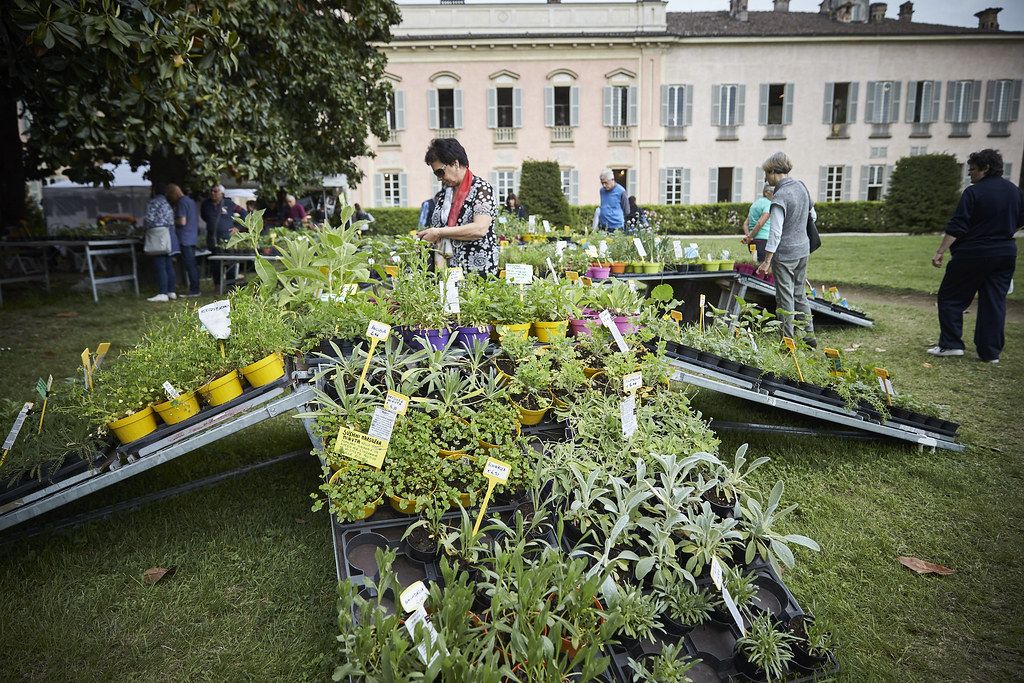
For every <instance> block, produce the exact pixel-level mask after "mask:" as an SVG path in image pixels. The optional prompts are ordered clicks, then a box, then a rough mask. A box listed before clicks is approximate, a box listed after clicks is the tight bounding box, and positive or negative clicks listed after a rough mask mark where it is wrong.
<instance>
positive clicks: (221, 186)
mask: <svg viewBox="0 0 1024 683" xmlns="http://www.w3.org/2000/svg"><path fill="white" fill-rule="evenodd" d="M210 190H217V191H218V192H220V193H221V194H224V186H223V185H221V184H220V183H217V184H216V185H214V186H213V187H211V188H210Z"/></svg>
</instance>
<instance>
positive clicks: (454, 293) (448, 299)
mask: <svg viewBox="0 0 1024 683" xmlns="http://www.w3.org/2000/svg"><path fill="white" fill-rule="evenodd" d="M457 272H458V276H457V275H456V272H455V271H453V272H451V273H449V275H448V279H447V280H445V281H444V282H443V283H441V287H442V290H443V299H444V312H445V313H455V314H458V313H461V312H462V307H461V306H460V305H459V280H460V279H461V278H460V277H459V276H461V275H462V269H461V268H459V269H458V271H457Z"/></svg>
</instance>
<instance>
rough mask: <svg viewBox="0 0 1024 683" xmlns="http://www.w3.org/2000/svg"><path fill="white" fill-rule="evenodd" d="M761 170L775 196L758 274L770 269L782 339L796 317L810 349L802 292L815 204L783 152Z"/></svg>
mask: <svg viewBox="0 0 1024 683" xmlns="http://www.w3.org/2000/svg"><path fill="white" fill-rule="evenodd" d="M761 168H762V169H763V170H764V177H765V180H767V181H768V183H769V184H770V185H773V186H774V187H775V194H774V196H773V197H772V201H771V209H770V214H771V216H770V219H771V222H772V224H771V228H770V230H769V232H768V242H767V243H766V244H765V247H764V260H763V261H761V265H759V266H758V267H757V272H758V273H760V274H761V275H764V274H765V273H767V272H768V271H769V270H771V271H772V275H774V276H775V306H776V312H777V314H778V316H779V320H780V321H781V322H782V336H783V337H790V338H792V337H793V333H794V314H795V319H796V320H797V321H798V322H799V325H800V328H801V333H802V334H803V336H804V342H806V343H807V345H808V346H810V347H811V348H817V346H818V342H817V341H816V340H815V338H814V321H813V320H812V319H811V307H810V305H809V304H808V303H807V291H806V290H805V289H804V281H805V280H806V279H807V261H808V259H809V258H810V256H811V241H810V240H809V239H808V237H807V217H808V215H810V216H813V217H815V218H817V214H816V213H815V211H814V203H813V202H812V201H811V195H810V193H809V192H808V191H807V186H806V185H804V184H803V183H802V182H800V181H798V180H794V179H793V178H790V177H789V172H790V171H792V170H793V162H792V161H790V159H789V157H788V156H786V154H785V153H784V152H776V153H775V154H772V155H771V156H770V157H768V158H767V159H765V162H764V163H763V164H762V165H761Z"/></svg>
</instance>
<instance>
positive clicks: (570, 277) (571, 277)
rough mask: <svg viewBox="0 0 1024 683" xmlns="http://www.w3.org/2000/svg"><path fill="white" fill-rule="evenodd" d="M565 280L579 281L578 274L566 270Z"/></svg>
mask: <svg viewBox="0 0 1024 683" xmlns="http://www.w3.org/2000/svg"><path fill="white" fill-rule="evenodd" d="M565 279H566V280H579V279H580V274H579V273H577V272H576V271H575V270H567V271H565Z"/></svg>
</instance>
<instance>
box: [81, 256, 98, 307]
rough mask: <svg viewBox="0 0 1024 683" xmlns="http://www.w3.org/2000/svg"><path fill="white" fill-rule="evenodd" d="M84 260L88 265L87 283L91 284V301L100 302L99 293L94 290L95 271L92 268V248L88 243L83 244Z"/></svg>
mask: <svg viewBox="0 0 1024 683" xmlns="http://www.w3.org/2000/svg"><path fill="white" fill-rule="evenodd" d="M85 262H86V263H87V264H88V266H89V284H91V285H92V300H93V303H97V304H98V303H99V302H100V295H99V294H98V293H97V291H96V273H95V272H94V271H93V269H92V249H91V248H90V247H89V245H88V244H86V245H85Z"/></svg>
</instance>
